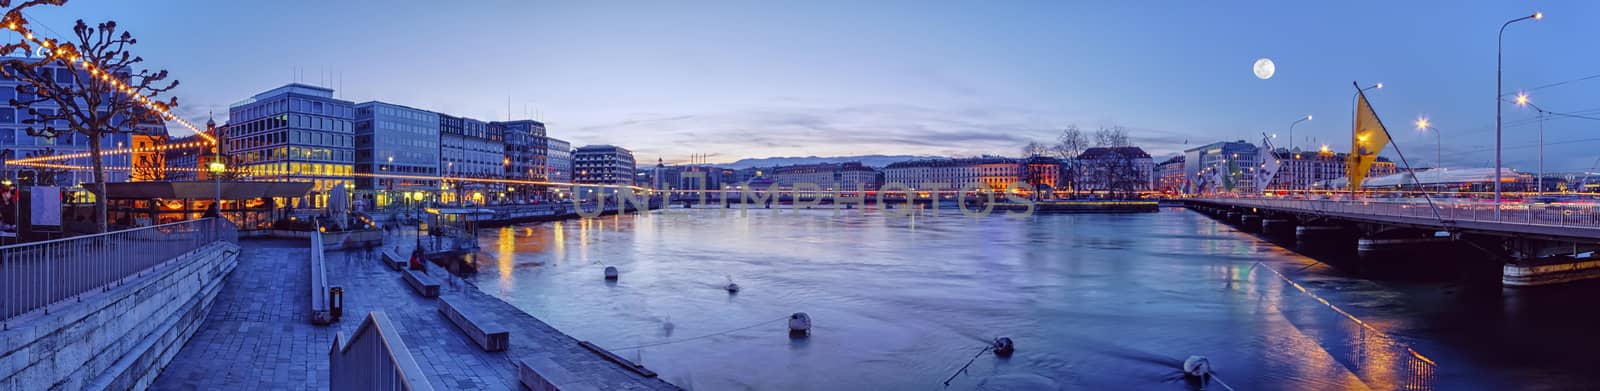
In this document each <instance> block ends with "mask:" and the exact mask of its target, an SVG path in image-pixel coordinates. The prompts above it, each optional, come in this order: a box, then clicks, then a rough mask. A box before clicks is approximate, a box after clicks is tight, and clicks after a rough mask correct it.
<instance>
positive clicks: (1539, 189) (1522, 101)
mask: <svg viewBox="0 0 1600 391" xmlns="http://www.w3.org/2000/svg"><path fill="white" fill-rule="evenodd" d="M1517 105H1518V106H1524V107H1532V108H1533V109H1534V110H1538V111H1539V177H1538V178H1534V183H1535V184H1534V187H1535V190H1534V194H1538V195H1544V114H1545V111H1544V109H1543V108H1541V107H1539V105H1536V104H1533V102H1530V101H1528V94H1527V93H1519V94H1517ZM1495 182H1496V183H1498V182H1499V181H1495Z"/></svg>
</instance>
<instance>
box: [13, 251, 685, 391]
mask: <svg viewBox="0 0 1600 391" xmlns="http://www.w3.org/2000/svg"><path fill="white" fill-rule="evenodd" d="M401 232H405V231H401ZM311 235H312V240H311V241H310V243H307V241H304V240H295V239H257V240H245V241H242V242H241V241H240V240H239V239H237V237H238V234H237V233H236V231H235V228H234V227H233V226H232V224H231V223H228V222H226V221H225V220H219V219H206V220H199V221H191V222H183V223H175V224H168V225H161V226H154V227H146V228H139V229H132V230H126V231H118V232H112V233H107V234H102V235H92V236H83V237H74V238H68V239H61V240H56V241H48V242H39V243H29V244H23V245H16V246H6V247H4V248H0V254H3V256H4V257H5V259H4V261H5V264H6V265H8V267H7V268H5V269H4V270H3V271H0V275H3V277H4V278H5V280H4V281H6V284H5V285H4V286H5V287H6V288H7V289H8V291H7V292H4V293H5V300H4V304H5V306H4V309H5V311H4V313H3V315H4V322H5V323H4V324H5V329H4V330H3V331H0V343H3V344H0V374H5V377H4V378H0V388H7V389H27V388H35V387H44V388H52V389H55V388H60V389H105V388H114V389H129V388H133V389H144V388H153V389H329V388H334V389H343V388H347V387H344V386H340V384H344V385H345V386H349V385H350V384H348V382H349V381H356V380H353V379H355V378H351V376H360V379H366V380H360V381H367V380H372V379H382V380H384V381H391V382H393V385H395V388H397V389H399V388H403V389H413V390H426V389H484V390H510V389H520V388H522V387H528V388H530V389H562V390H603V389H604V390H609V389H632V390H674V389H678V387H676V386H674V385H672V384H670V383H667V382H665V381H663V380H661V379H658V378H655V377H654V375H653V373H650V372H648V371H639V370H635V369H633V366H623V365H620V364H618V363H614V362H612V361H608V360H609V359H608V358H607V357H606V355H604V354H602V353H601V352H597V351H594V350H591V349H590V348H585V347H584V346H583V345H581V344H580V341H578V340H577V339H574V338H572V337H570V336H568V335H566V334H563V333H562V332H560V331H558V330H556V329H554V328H552V327H550V326H549V325H548V324H545V323H544V322H542V321H540V320H539V319H537V318H534V317H533V316H531V315H529V314H527V313H525V312H523V311H521V310H518V309H517V308H515V307H513V306H511V305H510V304H508V303H506V302H504V301H502V300H500V299H498V298H495V297H492V296H490V295H487V294H484V293H482V292H480V291H478V289H477V288H476V287H473V286H471V285H470V284H469V283H467V282H466V281H464V280H461V279H459V278H456V277H453V276H451V275H449V274H448V273H445V272H444V270H443V269H442V268H438V267H432V268H429V270H426V271H421V272H416V273H420V274H423V275H426V276H428V277H426V278H429V279H431V280H434V281H438V283H437V284H438V291H437V292H438V293H437V296H438V297H430V296H425V295H423V294H421V293H420V292H417V291H415V290H414V289H413V287H412V286H410V285H408V284H407V283H406V282H405V279H403V278H402V277H401V276H402V275H403V273H405V272H411V271H402V272H397V271H395V270H392V269H390V268H389V267H386V266H385V265H384V263H383V262H384V261H383V259H382V258H383V256H382V255H381V254H380V251H379V250H380V248H357V249H350V250H346V251H331V250H325V249H324V248H323V246H321V245H319V244H320V242H321V240H320V237H321V233H320V232H313V233H312V234H311ZM415 239H416V237H415V236H410V235H405V234H404V233H396V234H393V235H389V236H387V237H386V238H385V241H384V243H383V246H381V248H382V249H386V250H389V251H396V252H399V253H401V254H409V253H410V252H411V250H412V246H413V245H414V243H415V242H416V240H415ZM152 249H161V250H160V251H151V250H152ZM36 254H37V255H36ZM43 254H49V255H43ZM62 259H82V260H83V261H82V262H81V266H82V267H81V268H79V270H80V271H79V272H74V273H72V275H73V276H74V277H73V279H69V280H62V281H64V282H67V283H68V284H65V285H59V284H58V285H48V284H47V285H40V284H37V283H35V284H20V282H22V281H30V280H32V279H33V278H34V277H43V276H44V275H55V274H50V273H61V272H62V271H55V270H47V269H46V268H45V266H44V265H45V262H46V261H49V262H58V261H59V260H62ZM113 264H115V265H143V266H141V267H129V268H120V269H108V270H107V272H105V273H88V274H84V273H83V272H84V271H88V270H96V268H97V267H98V268H102V269H103V267H101V266H98V265H113ZM12 265H18V266H17V267H11V266H12ZM57 265H58V266H57V267H59V265H61V264H57ZM72 265H80V264H79V263H73V264H72ZM67 266H71V265H67ZM318 268H322V269H325V270H317V269H318ZM57 270H59V269H57ZM40 273H45V274H40ZM319 273H320V274H321V275H320V276H323V278H321V279H319V278H318V277H319ZM319 280H320V281H319ZM597 280H598V278H597ZM332 291H339V293H337V294H334V293H333V292H332ZM446 302H448V303H449V304H448V305H444V304H442V303H446ZM319 307H321V308H319ZM329 307H331V308H329ZM446 307H448V308H450V311H449V313H453V314H455V315H454V316H446V315H444V313H445V312H446V311H444V309H445V308H446ZM328 309H331V310H332V311H333V313H334V315H333V317H334V318H335V319H337V320H335V321H332V323H331V324H328V325H319V324H316V323H323V322H316V321H314V319H316V318H318V316H316V315H315V314H316V313H318V312H319V311H324V310H328ZM341 313H342V314H343V316H342V319H340V318H341V317H340V316H339V314H341ZM474 328H477V329H479V330H476V331H481V330H483V329H492V330H498V331H500V332H503V333H504V334H502V337H501V338H503V341H505V342H506V343H505V344H504V345H503V346H501V347H500V348H498V349H493V350H492V351H491V350H489V349H480V347H479V346H478V345H477V344H476V343H475V342H474V338H473V334H472V333H473V332H474V331H475V330H472V329H474ZM341 382H345V383H341ZM357 384H364V383H357Z"/></svg>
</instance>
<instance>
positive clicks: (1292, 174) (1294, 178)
mask: <svg viewBox="0 0 1600 391" xmlns="http://www.w3.org/2000/svg"><path fill="white" fill-rule="evenodd" d="M1310 120H1311V115H1310V114H1306V116H1305V118H1301V119H1297V120H1294V122H1293V123H1290V124H1289V156H1290V157H1294V126H1295V125H1299V124H1300V123H1301V122H1306V121H1310ZM1293 160H1294V159H1290V164H1289V191H1294V190H1295V189H1294V188H1295V185H1296V183H1295V182H1299V181H1300V175H1299V174H1298V173H1297V172H1296V171H1299V170H1298V169H1297V168H1296V167H1297V166H1299V163H1296V162H1294V161H1293Z"/></svg>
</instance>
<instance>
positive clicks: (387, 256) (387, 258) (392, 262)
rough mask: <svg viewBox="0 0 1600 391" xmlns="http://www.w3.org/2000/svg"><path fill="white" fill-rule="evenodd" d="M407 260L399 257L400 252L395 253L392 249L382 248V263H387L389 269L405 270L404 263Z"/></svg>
mask: <svg viewBox="0 0 1600 391" xmlns="http://www.w3.org/2000/svg"><path fill="white" fill-rule="evenodd" d="M409 262H410V260H409V259H406V258H403V257H401V256H400V254H395V252H394V249H384V250H383V264H384V265H388V266H389V268H390V269H394V270H396V271H399V270H405V269H406V266H407V265H406V264H407V263H409Z"/></svg>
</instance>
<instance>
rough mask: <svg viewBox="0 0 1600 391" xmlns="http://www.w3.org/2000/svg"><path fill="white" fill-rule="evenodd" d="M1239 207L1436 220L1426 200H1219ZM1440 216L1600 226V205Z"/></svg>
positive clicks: (1478, 207)
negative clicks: (1497, 214) (1497, 213)
mask: <svg viewBox="0 0 1600 391" xmlns="http://www.w3.org/2000/svg"><path fill="white" fill-rule="evenodd" d="M1214 201H1222V202H1225V203H1229V204H1233V205H1238V206H1254V207H1265V208H1274V209H1288V210H1298V211H1307V212H1320V213H1342V214H1368V215H1383V216H1401V217H1416V218H1425V219H1432V218H1434V214H1433V213H1434V211H1433V207H1432V206H1429V205H1428V203H1427V202H1426V201H1424V200H1420V199H1419V200H1412V201H1384V200H1278V199H1259V198H1241V199H1218V200H1214ZM1434 206H1436V207H1438V210H1439V215H1438V217H1439V218H1441V219H1444V220H1455V221H1480V222H1497V223H1506V224H1528V225H1543V226H1554V227H1577V228H1600V207H1597V206H1595V205H1574V204H1502V205H1500V207H1499V208H1498V209H1499V210H1500V214H1499V216H1498V217H1497V216H1496V215H1495V209H1496V208H1495V205H1494V204H1485V203H1479V202H1459V201H1443V202H1435V203H1434Z"/></svg>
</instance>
